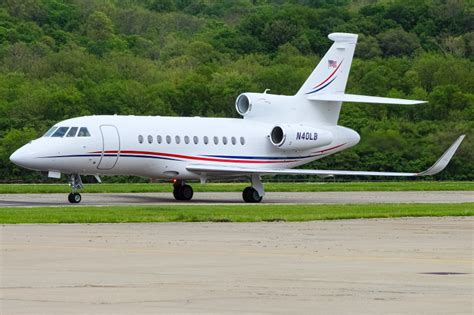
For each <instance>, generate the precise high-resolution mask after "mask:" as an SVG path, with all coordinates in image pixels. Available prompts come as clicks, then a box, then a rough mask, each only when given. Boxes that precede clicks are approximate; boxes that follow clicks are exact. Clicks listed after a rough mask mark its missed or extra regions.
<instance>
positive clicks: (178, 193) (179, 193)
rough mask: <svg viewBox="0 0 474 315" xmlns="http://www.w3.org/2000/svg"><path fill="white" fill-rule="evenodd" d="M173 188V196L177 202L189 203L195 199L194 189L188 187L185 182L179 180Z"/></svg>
mask: <svg viewBox="0 0 474 315" xmlns="http://www.w3.org/2000/svg"><path fill="white" fill-rule="evenodd" d="M173 187H174V189H173V196H174V198H175V199H176V200H183V201H189V200H191V199H192V198H193V194H194V192H193V188H192V187H191V186H189V185H186V184H185V182H184V181H182V180H177V181H176V182H175V183H174V184H173Z"/></svg>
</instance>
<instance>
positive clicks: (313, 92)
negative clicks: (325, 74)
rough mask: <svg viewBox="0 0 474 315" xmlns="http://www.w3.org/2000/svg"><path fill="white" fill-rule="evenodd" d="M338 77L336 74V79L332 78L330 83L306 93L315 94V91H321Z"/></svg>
mask: <svg viewBox="0 0 474 315" xmlns="http://www.w3.org/2000/svg"><path fill="white" fill-rule="evenodd" d="M336 78H337V76H336V77H335V78H334V79H332V80H331V81H329V82H328V83H326V84H325V85H323V86H322V87H320V88H319V89H316V90H314V91H311V92H308V93H306V94H313V93H316V92H318V91H321V90H322V89H324V88H325V87H327V86H328V85H329V84H331V83H332V82H333V81H334V80H336Z"/></svg>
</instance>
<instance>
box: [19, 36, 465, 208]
mask: <svg viewBox="0 0 474 315" xmlns="http://www.w3.org/2000/svg"><path fill="white" fill-rule="evenodd" d="M328 37H329V39H330V40H332V41H333V42H334V43H333V44H332V46H331V47H330V49H329V51H328V52H327V53H326V54H325V56H324V57H323V58H322V59H321V61H320V62H319V64H318V65H317V66H316V68H315V69H314V71H313V72H312V73H311V75H310V76H309V77H308V79H307V80H306V82H305V83H304V84H303V85H302V86H301V88H300V89H299V91H298V92H297V93H296V94H295V95H293V96H286V95H274V94H270V93H268V92H267V91H265V92H264V93H243V94H241V95H239V96H238V97H237V99H236V102H235V108H236V110H237V112H238V114H239V115H241V116H242V118H239V119H234V118H203V117H161V116H122V115H110V116H109V115H100V116H84V117H77V118H72V119H68V120H64V121H61V122H59V123H57V124H56V125H54V126H53V127H52V128H51V129H50V130H49V131H47V132H46V133H45V134H44V136H42V137H41V138H38V139H36V140H33V141H31V142H30V143H28V144H26V145H24V146H23V147H21V148H20V149H18V150H17V151H15V152H14V153H13V154H12V155H11V156H10V160H11V161H12V162H13V163H15V164H16V165H19V166H21V167H24V168H27V169H31V170H36V171H41V172H46V173H47V174H48V176H49V177H51V178H60V177H61V174H66V175H67V178H68V181H69V185H70V187H71V193H70V194H69V197H68V200H69V202H71V203H79V202H80V201H81V195H80V193H79V192H78V191H79V190H80V189H82V188H83V186H84V185H83V183H82V180H81V175H93V176H95V177H96V178H97V179H98V180H99V181H100V176H108V175H132V176H145V177H149V178H153V179H169V180H170V181H172V182H173V187H174V188H173V195H174V197H175V199H176V200H191V198H192V197H193V189H192V187H191V186H190V185H189V184H187V182H189V181H190V180H199V181H201V183H205V182H206V181H208V180H215V179H232V178H248V179H249V180H250V183H251V184H250V186H249V187H247V188H245V189H244V190H243V193H242V197H243V200H244V201H245V202H251V203H257V202H260V201H261V200H262V198H263V196H264V194H265V191H264V187H263V185H262V181H261V178H262V176H266V175H281V174H283V175H317V176H321V177H327V176H339V175H344V176H351V175H352V176H415V177H416V176H426V175H435V174H437V173H439V172H440V171H442V170H443V169H444V168H445V167H446V165H447V164H448V162H449V161H450V159H451V158H452V156H453V155H454V153H455V152H456V150H457V149H458V147H459V145H460V144H461V142H462V141H463V139H464V135H462V136H460V137H459V138H458V139H457V140H456V141H455V142H454V143H453V144H452V145H451V147H450V148H449V149H448V150H447V151H446V152H445V153H444V154H443V155H442V156H441V158H440V159H439V160H438V161H437V162H436V163H435V164H434V165H433V166H431V167H430V168H429V169H427V170H425V171H422V172H414V173H398V172H371V171H350V170H314V169H313V170H312V169H295V168H296V167H298V166H301V165H304V164H307V163H310V162H312V161H314V160H318V159H321V158H324V157H327V156H329V155H332V154H335V153H337V152H341V151H343V150H346V149H349V148H351V147H353V146H355V145H356V144H357V143H358V142H359V140H360V136H359V134H358V133H357V132H356V131H354V130H352V129H349V128H346V127H343V126H339V125H338V124H337V123H338V118H339V113H340V110H341V104H342V103H343V102H351V103H372V104H400V105H415V104H421V103H425V102H423V101H417V100H404V99H396V98H385V97H373V96H365V95H353V94H346V93H345V92H344V91H345V88H346V83H347V79H348V76H349V71H350V66H351V63H352V58H353V55H354V50H355V47H356V43H357V35H356V34H347V33H332V34H330V35H329V36H328Z"/></svg>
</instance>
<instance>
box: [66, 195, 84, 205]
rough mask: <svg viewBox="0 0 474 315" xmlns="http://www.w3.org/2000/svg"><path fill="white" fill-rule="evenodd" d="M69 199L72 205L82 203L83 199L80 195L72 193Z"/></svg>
mask: <svg viewBox="0 0 474 315" xmlns="http://www.w3.org/2000/svg"><path fill="white" fill-rule="evenodd" d="M67 199H68V200H69V202H70V203H79V202H81V200H82V197H81V194H80V193H70V194H69V195H68V196H67Z"/></svg>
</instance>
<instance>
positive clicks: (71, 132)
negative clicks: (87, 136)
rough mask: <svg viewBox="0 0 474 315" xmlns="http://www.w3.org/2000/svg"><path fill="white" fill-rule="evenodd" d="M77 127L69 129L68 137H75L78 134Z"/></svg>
mask: <svg viewBox="0 0 474 315" xmlns="http://www.w3.org/2000/svg"><path fill="white" fill-rule="evenodd" d="M77 129H78V128H77V127H71V129H69V132H68V133H67V135H66V137H75V136H76V133H77Z"/></svg>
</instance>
